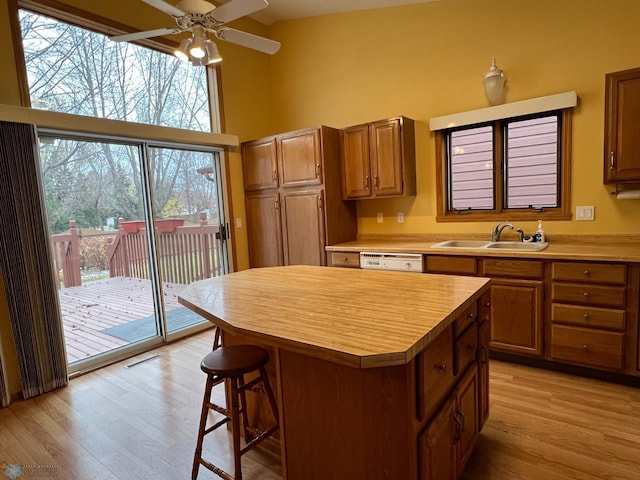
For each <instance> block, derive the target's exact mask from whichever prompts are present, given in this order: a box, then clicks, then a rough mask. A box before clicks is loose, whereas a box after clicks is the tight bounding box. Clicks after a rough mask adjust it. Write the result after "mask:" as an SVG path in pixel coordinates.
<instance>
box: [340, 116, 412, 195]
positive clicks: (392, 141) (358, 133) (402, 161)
mask: <svg viewBox="0 0 640 480" xmlns="http://www.w3.org/2000/svg"><path fill="white" fill-rule="evenodd" d="M342 144H343V152H342V156H343V158H342V180H343V196H344V198H345V199H359V198H378V197H397V196H403V195H415V193H416V163H415V124H414V121H413V120H411V119H410V118H406V117H397V118H391V119H388V120H381V121H378V122H373V123H368V124H364V125H356V126H353V127H348V128H346V129H344V130H343V142H342Z"/></svg>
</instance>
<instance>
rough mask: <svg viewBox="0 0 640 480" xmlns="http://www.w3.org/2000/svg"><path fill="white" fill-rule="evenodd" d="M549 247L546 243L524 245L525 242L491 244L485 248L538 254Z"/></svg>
mask: <svg viewBox="0 0 640 480" xmlns="http://www.w3.org/2000/svg"><path fill="white" fill-rule="evenodd" d="M547 245H549V244H548V243H547V242H544V243H523V242H491V243H489V244H488V245H487V246H486V247H485V248H488V249H492V250H519V251H525V252H538V251H540V250H544V249H545V248H547Z"/></svg>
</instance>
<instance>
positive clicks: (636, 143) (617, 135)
mask: <svg viewBox="0 0 640 480" xmlns="http://www.w3.org/2000/svg"><path fill="white" fill-rule="evenodd" d="M605 89H606V93H605V134H604V135H605V151H604V154H605V162H604V183H625V182H640V122H639V121H638V117H640V68H634V69H631V70H624V71H621V72H615V73H609V74H607V75H606V85H605Z"/></svg>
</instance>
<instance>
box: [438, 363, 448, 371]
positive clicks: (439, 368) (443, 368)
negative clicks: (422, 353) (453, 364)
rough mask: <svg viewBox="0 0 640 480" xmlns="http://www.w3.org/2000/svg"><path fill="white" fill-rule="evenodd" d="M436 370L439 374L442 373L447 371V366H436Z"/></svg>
mask: <svg viewBox="0 0 640 480" xmlns="http://www.w3.org/2000/svg"><path fill="white" fill-rule="evenodd" d="M437 368H438V370H440V373H444V372H446V371H447V365H446V364H444V363H443V364H442V365H438V367H437Z"/></svg>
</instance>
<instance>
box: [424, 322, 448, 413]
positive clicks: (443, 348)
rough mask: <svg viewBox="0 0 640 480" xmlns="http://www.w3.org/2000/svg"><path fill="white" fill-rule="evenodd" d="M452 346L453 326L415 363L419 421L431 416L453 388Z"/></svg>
mask: <svg viewBox="0 0 640 480" xmlns="http://www.w3.org/2000/svg"><path fill="white" fill-rule="evenodd" d="M453 346H454V345H453V326H449V327H447V329H446V330H444V331H443V332H442V333H441V334H440V335H438V337H437V338H436V339H435V340H434V341H433V342H432V343H431V344H430V345H428V346H427V348H426V349H425V350H424V351H423V352H421V353H420V355H419V358H418V360H417V362H416V366H417V369H418V372H417V373H418V375H417V377H416V378H417V379H418V384H417V385H416V387H417V392H416V394H417V409H418V412H417V413H418V419H419V420H422V419H424V418H427V417H429V416H431V414H432V413H433V412H434V411H435V409H436V408H438V406H439V405H440V403H441V402H442V401H443V400H444V398H445V397H446V396H447V394H448V393H449V390H451V387H452V386H453V383H454V379H455V376H454V371H453Z"/></svg>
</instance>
